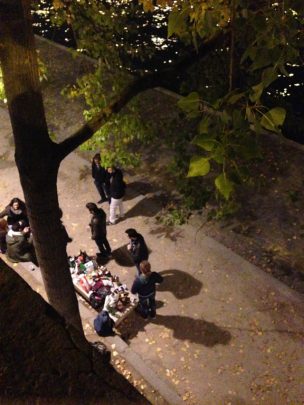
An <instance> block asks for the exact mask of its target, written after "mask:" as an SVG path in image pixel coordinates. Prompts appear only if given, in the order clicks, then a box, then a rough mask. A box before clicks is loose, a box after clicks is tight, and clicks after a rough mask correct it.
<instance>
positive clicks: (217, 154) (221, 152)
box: [211, 145, 225, 165]
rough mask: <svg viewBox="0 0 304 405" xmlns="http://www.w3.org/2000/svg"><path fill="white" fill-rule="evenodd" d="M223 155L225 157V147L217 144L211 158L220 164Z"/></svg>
mask: <svg viewBox="0 0 304 405" xmlns="http://www.w3.org/2000/svg"><path fill="white" fill-rule="evenodd" d="M224 157H225V148H224V147H223V145H219V146H218V147H217V148H216V149H215V151H214V152H213V154H212V155H211V158H212V159H213V160H215V161H216V163H218V164H220V165H221V164H222V163H223V162H224Z"/></svg>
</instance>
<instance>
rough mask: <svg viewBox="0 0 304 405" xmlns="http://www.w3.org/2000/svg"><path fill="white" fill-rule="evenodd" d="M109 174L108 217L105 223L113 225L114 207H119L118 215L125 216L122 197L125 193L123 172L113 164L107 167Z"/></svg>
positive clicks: (114, 221) (114, 217) (114, 220)
mask: <svg viewBox="0 0 304 405" xmlns="http://www.w3.org/2000/svg"><path fill="white" fill-rule="evenodd" d="M107 171H108V173H109V174H110V176H111V177H110V198H111V202H110V218H109V222H107V225H114V224H115V223H116V208H119V216H120V218H123V217H124V216H125V213H124V207H123V197H124V195H125V189H126V183H125V182H124V180H123V174H122V171H121V170H120V169H117V168H116V167H115V166H111V167H108V169H107Z"/></svg>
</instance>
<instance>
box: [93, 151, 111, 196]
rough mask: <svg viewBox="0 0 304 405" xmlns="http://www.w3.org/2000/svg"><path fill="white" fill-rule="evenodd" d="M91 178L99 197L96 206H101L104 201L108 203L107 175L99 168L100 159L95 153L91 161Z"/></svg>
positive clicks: (102, 168)
mask: <svg viewBox="0 0 304 405" xmlns="http://www.w3.org/2000/svg"><path fill="white" fill-rule="evenodd" d="M92 177H93V179H94V184H95V186H96V188H97V191H98V193H99V195H100V200H99V201H98V204H101V203H103V202H105V201H109V202H110V199H109V196H108V193H109V184H108V182H109V177H110V176H109V174H108V173H107V171H106V169H105V168H104V167H102V166H101V157H100V153H96V155H94V157H93V159H92Z"/></svg>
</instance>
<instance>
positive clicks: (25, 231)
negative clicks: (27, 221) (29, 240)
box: [23, 226, 31, 233]
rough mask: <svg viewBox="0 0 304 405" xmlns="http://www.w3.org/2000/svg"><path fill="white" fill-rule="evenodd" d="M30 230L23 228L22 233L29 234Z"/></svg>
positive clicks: (27, 227)
mask: <svg viewBox="0 0 304 405" xmlns="http://www.w3.org/2000/svg"><path fill="white" fill-rule="evenodd" d="M30 231H31V228H30V227H29V226H26V227H25V228H23V233H30Z"/></svg>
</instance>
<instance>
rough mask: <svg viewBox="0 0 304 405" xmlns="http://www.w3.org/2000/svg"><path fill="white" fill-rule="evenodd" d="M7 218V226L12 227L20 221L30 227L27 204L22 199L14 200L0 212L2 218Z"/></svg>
mask: <svg viewBox="0 0 304 405" xmlns="http://www.w3.org/2000/svg"><path fill="white" fill-rule="evenodd" d="M4 217H7V219H6V220H7V225H8V227H9V228H11V227H12V225H13V224H15V223H16V222H18V221H25V222H26V224H27V225H29V220H28V217H27V213H26V206H25V203H24V202H23V201H22V200H20V198H17V197H15V198H13V199H12V200H11V202H10V203H9V205H8V206H7V207H6V208H5V209H4V210H3V211H2V212H0V218H4Z"/></svg>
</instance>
